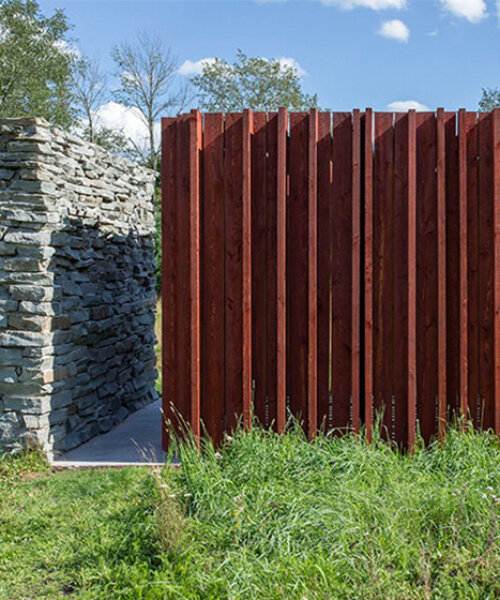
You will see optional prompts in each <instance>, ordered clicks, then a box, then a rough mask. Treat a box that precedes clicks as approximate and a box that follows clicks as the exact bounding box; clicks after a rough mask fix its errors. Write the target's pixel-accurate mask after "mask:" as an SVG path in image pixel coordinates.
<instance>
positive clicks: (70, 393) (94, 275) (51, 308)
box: [0, 119, 157, 453]
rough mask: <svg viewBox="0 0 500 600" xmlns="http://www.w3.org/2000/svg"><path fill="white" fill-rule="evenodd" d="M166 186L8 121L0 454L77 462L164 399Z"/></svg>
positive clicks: (2, 173) (1, 159)
mask: <svg viewBox="0 0 500 600" xmlns="http://www.w3.org/2000/svg"><path fill="white" fill-rule="evenodd" d="M154 178H155V174H154V172H153V171H150V170H149V169H145V168H143V167H139V166H137V165H135V164H133V163H131V162H129V161H127V160H125V159H122V158H120V157H117V156H114V155H112V154H110V153H108V152H106V151H105V150H103V149H102V148H99V147H98V146H95V145H93V144H89V143H87V142H84V141H82V140H81V139H79V138H77V137H75V136H73V135H71V134H68V133H66V132H64V131H62V130H61V129H59V128H57V127H54V126H51V125H50V124H49V123H47V122H46V121H44V120H42V119H9V120H0V216H1V218H0V448H2V449H12V448H16V447H19V445H23V444H36V445H40V446H42V447H43V448H44V449H45V450H46V451H48V452H49V453H51V452H53V451H64V450H68V449H70V448H73V447H75V446H78V445H79V444H81V443H82V442H84V441H86V440H88V439H89V438H91V437H92V436H95V435H97V434H99V433H102V432H105V431H108V430H109V429H110V428H111V427H113V426H114V425H115V424H116V423H118V422H119V421H121V420H122V419H124V418H125V417H126V416H127V415H128V414H129V413H130V412H131V411H134V410H136V409H137V408H139V407H141V406H143V405H145V404H147V403H149V402H152V401H153V400H155V399H156V393H155V389H154V383H155V378H156V375H157V373H156V369H155V352H154V344H155V337H154V312H155V305H156V296H155V278H154V270H155V265H154V229H155V224H154V214H153V194H154Z"/></svg>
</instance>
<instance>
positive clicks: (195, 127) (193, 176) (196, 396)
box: [189, 110, 202, 444]
mask: <svg viewBox="0 0 500 600" xmlns="http://www.w3.org/2000/svg"><path fill="white" fill-rule="evenodd" d="M201 137H202V133H201V113H200V112H199V111H197V110H193V111H192V112H191V115H190V120H189V288H190V351H191V356H190V362H191V373H190V376H191V381H190V384H191V387H190V402H191V407H190V408H191V410H190V412H191V427H192V430H193V434H194V436H195V439H196V440H197V442H198V444H199V441H200V433H201V423H200V416H201V414H200V391H201V378H200V349H201V340H200V154H201V144H202V141H201Z"/></svg>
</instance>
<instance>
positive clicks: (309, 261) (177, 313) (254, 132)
mask: <svg viewBox="0 0 500 600" xmlns="http://www.w3.org/2000/svg"><path fill="white" fill-rule="evenodd" d="M162 132H163V138H162V157H163V163H162V193H163V213H162V226H163V235H162V240H163V265H162V276H163V284H162V302H163V330H162V344H163V408H164V414H165V419H166V421H169V422H171V423H172V425H173V427H174V430H175V431H176V432H177V433H179V432H182V431H183V430H184V429H183V428H184V425H186V424H187V425H188V426H189V427H190V428H191V429H192V430H193V431H194V433H195V436H196V438H197V439H199V438H200V436H201V435H202V433H203V432H206V433H207V434H208V435H209V436H210V437H211V438H212V439H213V440H214V442H215V443H216V444H218V443H220V441H221V440H222V439H223V435H224V433H229V432H230V431H231V430H232V429H233V428H234V427H235V426H236V425H237V423H238V422H242V423H243V425H244V426H245V427H247V428H248V427H251V424H252V417H253V416H255V417H256V418H257V419H258V420H259V421H260V422H261V423H262V424H263V425H264V426H266V427H273V428H275V429H276V430H278V431H280V432H281V431H283V430H284V429H285V427H286V421H287V418H288V417H289V416H290V415H292V416H294V417H295V418H297V419H299V420H300V421H301V422H302V424H303V426H304V428H305V430H306V431H307V433H308V435H309V437H311V438H312V437H313V436H314V435H315V434H316V432H317V430H318V429H320V428H321V429H325V430H335V431H337V432H345V431H354V432H357V431H359V430H360V429H361V428H362V427H364V428H365V429H366V432H367V437H368V439H370V438H371V436H372V428H373V418H374V416H375V415H376V414H377V413H378V414H380V423H381V425H382V435H383V436H384V437H386V438H387V439H391V440H393V441H394V442H396V443H397V444H399V445H400V446H401V447H409V448H411V447H412V446H413V445H414V443H415V440H416V436H417V435H418V433H419V432H420V434H421V435H422V437H423V439H424V440H425V441H429V440H431V439H432V438H434V437H438V436H442V435H444V433H445V429H446V422H447V420H449V419H451V418H454V417H455V416H459V415H462V416H463V415H466V416H468V417H469V418H471V419H472V421H473V422H474V424H475V425H476V426H478V427H479V426H482V427H486V428H493V429H494V430H495V431H497V432H498V433H500V111H499V110H495V111H494V112H492V113H482V114H480V115H477V114H476V113H470V112H465V111H459V113H450V112H445V111H444V110H443V109H438V111H437V112H436V113H432V112H426V113H415V112H414V111H409V112H408V113H397V114H392V113H373V112H372V110H371V109H366V111H364V112H360V111H359V110H355V111H353V112H352V113H333V114H332V113H328V112H317V111H316V110H314V109H313V110H311V111H310V112H308V113H290V114H287V111H286V110H285V109H280V111H279V112H278V113H263V112H256V113H252V112H251V111H245V112H244V113H233V114H227V115H223V114H206V115H201V114H200V113H199V112H197V111H192V112H191V113H190V114H187V115H182V116H179V117H178V118H168V119H163V121H162ZM168 439H169V436H168V432H167V428H166V427H165V428H164V445H165V446H166V445H167V444H168Z"/></svg>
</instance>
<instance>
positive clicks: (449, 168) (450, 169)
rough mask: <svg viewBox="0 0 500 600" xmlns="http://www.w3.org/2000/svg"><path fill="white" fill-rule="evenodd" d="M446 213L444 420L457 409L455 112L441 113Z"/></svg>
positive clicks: (458, 331)
mask: <svg viewBox="0 0 500 600" xmlns="http://www.w3.org/2000/svg"><path fill="white" fill-rule="evenodd" d="M443 120H444V137H445V161H444V162H445V205H446V207H445V212H446V286H445V289H446V419H447V420H449V419H450V418H456V417H457V416H458V415H459V411H460V389H459V364H460V236H459V233H460V232H459V190H458V185H459V181H458V178H459V168H458V136H457V115H456V113H454V112H453V113H451V112H445V113H444V117H443Z"/></svg>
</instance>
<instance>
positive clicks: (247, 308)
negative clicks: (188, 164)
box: [241, 110, 253, 429]
mask: <svg viewBox="0 0 500 600" xmlns="http://www.w3.org/2000/svg"><path fill="white" fill-rule="evenodd" d="M252 132H253V114H252V112H251V111H249V110H245V111H244V113H243V177H242V185H243V192H242V204H243V206H242V221H243V222H242V226H241V235H242V238H243V239H242V278H243V286H242V287H243V289H242V294H243V323H242V325H243V334H242V335H243V358H242V360H243V425H244V427H245V428H246V429H248V428H250V426H251V424H252V175H251V157H252V154H251V153H252V147H251V135H252Z"/></svg>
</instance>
